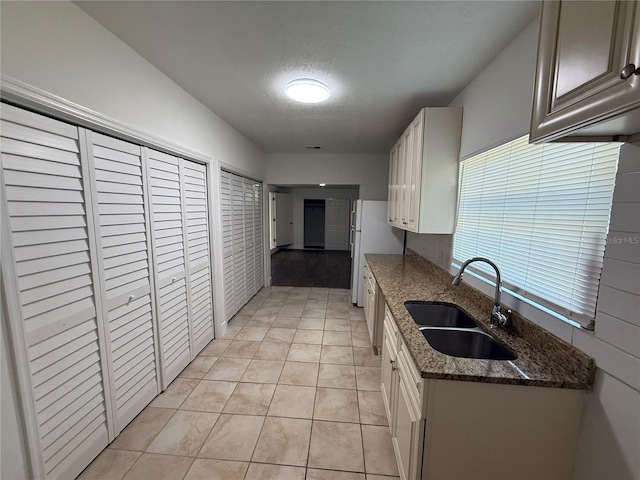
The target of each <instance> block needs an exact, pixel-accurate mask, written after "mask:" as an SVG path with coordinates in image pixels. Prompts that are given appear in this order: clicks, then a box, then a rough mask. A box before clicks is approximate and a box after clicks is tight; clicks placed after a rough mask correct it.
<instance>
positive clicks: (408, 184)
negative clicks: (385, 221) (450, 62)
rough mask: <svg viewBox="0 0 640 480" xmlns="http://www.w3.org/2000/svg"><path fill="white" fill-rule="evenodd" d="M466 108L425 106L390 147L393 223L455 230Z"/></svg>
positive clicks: (406, 227) (436, 230)
mask: <svg viewBox="0 0 640 480" xmlns="http://www.w3.org/2000/svg"><path fill="white" fill-rule="evenodd" d="M461 129H462V109H461V108H424V109H422V110H421V111H420V112H419V113H418V115H417V116H416V118H414V120H413V121H412V122H411V124H409V126H408V127H407V128H406V130H405V131H404V133H403V134H402V136H401V137H400V139H399V140H398V142H397V143H396V144H395V145H394V146H393V148H392V149H391V154H390V167H389V223H390V224H391V225H393V226H394V227H398V228H402V229H404V230H409V231H411V232H415V233H453V228H454V223H455V209H456V198H457V193H458V164H459V156H460V133H461Z"/></svg>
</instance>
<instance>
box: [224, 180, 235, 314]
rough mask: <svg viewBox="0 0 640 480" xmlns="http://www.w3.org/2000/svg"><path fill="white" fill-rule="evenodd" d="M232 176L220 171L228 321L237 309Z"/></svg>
mask: <svg viewBox="0 0 640 480" xmlns="http://www.w3.org/2000/svg"><path fill="white" fill-rule="evenodd" d="M231 192H232V186H231V174H230V173H229V172H226V171H224V170H221V171H220V216H221V220H222V269H223V275H222V276H223V282H224V287H223V289H224V316H225V321H228V320H229V319H231V317H233V316H234V315H235V313H236V312H237V311H238V308H239V307H236V303H235V294H234V277H233V209H232V193H231Z"/></svg>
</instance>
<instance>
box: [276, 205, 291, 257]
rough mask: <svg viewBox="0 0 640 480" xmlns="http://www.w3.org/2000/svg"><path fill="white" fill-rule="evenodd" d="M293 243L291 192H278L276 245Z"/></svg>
mask: <svg viewBox="0 0 640 480" xmlns="http://www.w3.org/2000/svg"><path fill="white" fill-rule="evenodd" d="M292 243H293V200H292V197H291V194H290V193H276V246H278V247H282V246H285V245H291V244H292Z"/></svg>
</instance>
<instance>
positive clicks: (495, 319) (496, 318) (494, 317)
mask: <svg viewBox="0 0 640 480" xmlns="http://www.w3.org/2000/svg"><path fill="white" fill-rule="evenodd" d="M472 262H485V263H488V264H489V265H491V266H492V267H493V269H494V270H495V271H496V297H495V300H494V303H493V310H492V311H491V322H490V327H491V328H495V327H504V326H506V325H507V322H508V321H509V319H508V318H507V316H506V315H504V314H503V313H502V312H501V311H500V291H501V289H502V281H501V280H500V270H498V266H497V265H496V264H495V263H493V262H492V261H491V260H489V259H486V258H483V257H473V258H470V259H469V260H467V261H466V262H464V263H463V264H462V266H461V267H460V270H458V273H457V274H456V276H455V277H453V282H452V283H453V284H454V285H455V286H458V285H460V280H462V274H463V273H464V269H465V268H467V266H468V265H469V264H470V263H472Z"/></svg>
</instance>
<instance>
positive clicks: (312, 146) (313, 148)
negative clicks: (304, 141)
mask: <svg viewBox="0 0 640 480" xmlns="http://www.w3.org/2000/svg"><path fill="white" fill-rule="evenodd" d="M304 148H306V149H307V150H320V149H321V148H322V145H305V146H304Z"/></svg>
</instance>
